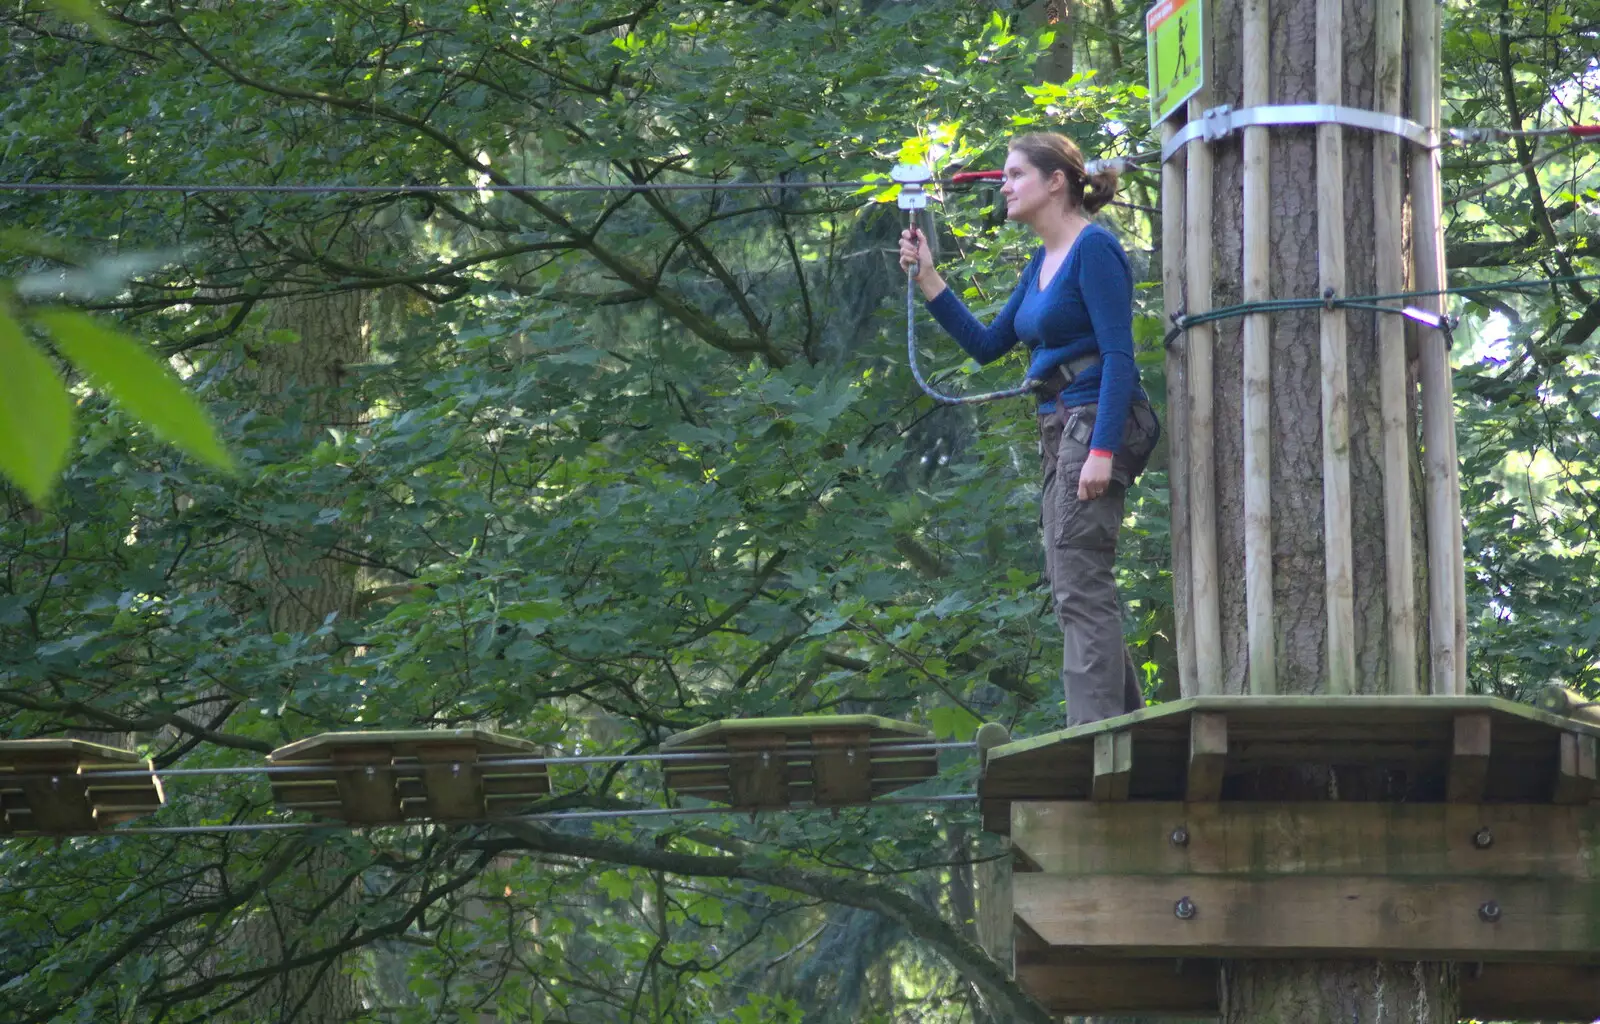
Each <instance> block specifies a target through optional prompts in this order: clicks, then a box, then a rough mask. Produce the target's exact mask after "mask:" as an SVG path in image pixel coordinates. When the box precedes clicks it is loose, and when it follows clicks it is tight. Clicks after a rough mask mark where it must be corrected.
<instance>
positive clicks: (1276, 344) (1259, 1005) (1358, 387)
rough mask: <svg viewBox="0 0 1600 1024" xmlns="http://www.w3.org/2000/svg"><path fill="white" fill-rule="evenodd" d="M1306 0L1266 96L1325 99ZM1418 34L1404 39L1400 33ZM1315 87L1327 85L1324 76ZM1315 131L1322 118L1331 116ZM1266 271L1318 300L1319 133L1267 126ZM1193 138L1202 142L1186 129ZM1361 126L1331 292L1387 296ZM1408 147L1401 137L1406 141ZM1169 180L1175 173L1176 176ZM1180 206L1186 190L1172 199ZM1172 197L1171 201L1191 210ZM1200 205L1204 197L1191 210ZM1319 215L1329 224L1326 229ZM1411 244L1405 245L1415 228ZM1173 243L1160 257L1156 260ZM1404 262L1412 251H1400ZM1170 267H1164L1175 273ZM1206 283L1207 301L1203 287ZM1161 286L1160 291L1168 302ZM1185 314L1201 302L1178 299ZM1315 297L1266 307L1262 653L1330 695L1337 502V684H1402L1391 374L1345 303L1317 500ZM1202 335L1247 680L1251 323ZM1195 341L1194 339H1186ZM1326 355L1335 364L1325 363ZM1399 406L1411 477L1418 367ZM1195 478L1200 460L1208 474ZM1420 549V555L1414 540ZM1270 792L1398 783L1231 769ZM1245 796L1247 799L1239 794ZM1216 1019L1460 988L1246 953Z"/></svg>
mask: <svg viewBox="0 0 1600 1024" xmlns="http://www.w3.org/2000/svg"><path fill="white" fill-rule="evenodd" d="M1316 8H1317V4H1316V3H1315V0H1269V15H1268V17H1269V25H1270V28H1269V31H1268V37H1269V57H1268V65H1267V68H1268V74H1267V81H1268V90H1269V96H1268V98H1267V100H1266V102H1267V103H1270V104H1310V103H1317V102H1319V99H1320V101H1321V102H1328V99H1327V97H1326V95H1324V96H1323V97H1319V96H1318V90H1317V38H1318V34H1319V29H1318V25H1317V17H1316ZM1243 10H1244V3H1243V0H1219V2H1217V3H1216V4H1214V5H1208V17H1209V18H1210V25H1209V26H1208V29H1209V33H1210V39H1211V43H1210V53H1209V55H1208V64H1207V72H1206V74H1207V84H1208V87H1209V89H1210V97H1209V99H1208V100H1206V105H1208V106H1213V105H1218V104H1230V105H1231V106H1233V107H1234V108H1235V109H1239V108H1241V107H1244V106H1248V105H1249V104H1247V103H1245V102H1244V99H1243V67H1244V60H1245V54H1244V53H1243V52H1242V43H1243V38H1242V37H1243ZM1375 11H1376V5H1374V4H1363V3H1355V2H1353V0H1347V2H1346V3H1345V4H1344V5H1343V12H1342V13H1343V27H1342V30H1341V31H1340V32H1339V33H1338V38H1340V39H1342V41H1343V44H1342V53H1341V54H1340V56H1341V57H1342V63H1343V82H1342V85H1341V87H1340V95H1339V96H1338V102H1339V103H1340V104H1342V105H1344V106H1347V107H1355V108H1359V109H1364V110H1374V109H1377V108H1378V105H1379V103H1378V97H1377V94H1376V90H1377V65H1378V60H1377V53H1376V48H1375V35H1376V33H1375ZM1408 44H1409V41H1408ZM1324 91H1325V92H1326V89H1325V90H1324ZM1325 131H1326V130H1325ZM1268 139H1269V143H1268V168H1269V169H1268V181H1269V182H1270V186H1269V198H1268V203H1269V204H1270V216H1269V218H1268V222H1269V224H1270V239H1269V245H1268V249H1269V251H1270V253H1271V273H1270V281H1269V292H1268V294H1269V295H1270V297H1273V298H1309V297H1320V296H1322V295H1323V284H1324V282H1325V280H1326V276H1325V275H1326V273H1327V268H1326V267H1325V266H1319V257H1323V256H1324V255H1325V253H1324V252H1323V251H1322V247H1321V246H1319V239H1318V232H1319V216H1320V215H1322V211H1321V210H1320V209H1319V201H1318V187H1317V177H1318V173H1317V172H1318V129H1317V128H1316V127H1315V126H1312V125H1306V126H1286V127H1276V128H1272V129H1270V134H1269V136H1268ZM1242 143H1243V133H1242V132H1240V133H1235V134H1234V135H1232V136H1231V137H1229V138H1227V139H1225V140H1222V141H1220V142H1217V143H1212V144H1209V148H1210V155H1211V157H1212V159H1213V161H1214V165H1213V174H1212V176H1211V182H1212V184H1211V190H1210V193H1209V195H1208V196H1206V195H1202V196H1201V198H1202V199H1207V198H1208V199H1209V201H1210V206H1211V210H1212V214H1211V219H1210V221H1209V228H1210V230H1209V232H1208V234H1209V236H1210V238H1211V239H1212V244H1213V246H1214V248H1213V253H1212V258H1211V263H1210V267H1211V270H1212V278H1213V285H1212V294H1211V301H1210V306H1209V308H1219V307H1223V306H1228V305H1232V304H1235V303H1239V302H1242V301H1243V300H1244V294H1243V281H1244V234H1243V224H1244V194H1243V166H1244V165H1243V151H1242ZM1190 145H1191V152H1192V151H1193V150H1192V147H1194V146H1201V145H1207V143H1204V142H1194V143H1191V144H1190ZM1373 145H1374V140H1373V136H1372V133H1370V132H1366V131H1360V130H1355V129H1349V128H1346V129H1343V130H1342V148H1343V153H1342V169H1343V175H1342V176H1343V181H1344V188H1343V193H1342V194H1343V200H1344V205H1345V209H1344V211H1343V213H1344V216H1343V217H1342V219H1341V221H1342V223H1341V225H1340V226H1339V228H1340V230H1341V231H1342V239H1343V242H1344V246H1345V253H1346V261H1345V264H1344V266H1343V268H1342V270H1343V276H1344V285H1343V288H1342V289H1341V295H1342V296H1351V295H1369V294H1373V293H1375V292H1378V291H1382V290H1383V289H1380V288H1378V287H1376V284H1377V282H1376V279H1375V269H1374V268H1375V253H1376V248H1375V244H1376V243H1375V241H1374V238H1375V204H1374V202H1373V195H1372V187H1371V185H1370V183H1371V182H1372V181H1373V174H1374V172H1373V167H1374V164H1373ZM1408 145H1409V144H1408ZM1169 177H1170V176H1169ZM1183 200H1187V201H1188V202H1189V203H1191V204H1192V203H1194V202H1195V197H1194V196H1193V195H1189V196H1186V197H1183ZM1183 200H1180V205H1177V206H1174V205H1172V203H1173V201H1172V200H1171V199H1170V198H1169V199H1168V201H1167V202H1168V206H1167V208H1168V210H1169V215H1170V211H1171V210H1173V209H1182V208H1183V207H1182V205H1181V202H1182V201H1183ZM1200 208H1203V205H1202V206H1201V207H1200ZM1322 227H1323V228H1324V229H1325V228H1326V227H1327V225H1322ZM1408 244H1410V241H1409V240H1408ZM1179 258H1180V254H1178V253H1176V252H1163V259H1164V260H1166V261H1172V260H1176V259H1179ZM1407 265H1409V261H1407ZM1170 286H1171V282H1169V287H1170ZM1201 298H1203V297H1201ZM1171 304H1172V303H1171V301H1170V298H1169V305H1171ZM1188 308H1189V310H1190V311H1193V310H1195V309H1196V308H1205V307H1197V305H1196V303H1195V296H1192V295H1191V296H1190V297H1189V302H1188ZM1325 315H1326V314H1325V313H1324V312H1323V311H1322V310H1311V311H1304V312H1290V313H1277V314H1273V315H1271V317H1270V320H1269V326H1268V328H1267V330H1268V332H1269V335H1268V336H1269V338H1270V343H1269V351H1270V363H1271V366H1270V376H1269V381H1270V384H1269V386H1270V399H1269V408H1270V438H1271V440H1270V446H1269V447H1270V452H1269V454H1270V466H1271V483H1272V486H1271V514H1270V523H1271V546H1270V555H1271V557H1270V564H1271V572H1272V586H1271V595H1272V604H1273V617H1272V645H1271V649H1272V654H1273V656H1274V659H1275V666H1274V667H1275V669H1276V672H1275V678H1276V684H1275V685H1276V692H1278V693H1281V694H1327V693H1335V692H1344V691H1343V686H1344V685H1345V684H1344V683H1343V682H1340V681H1335V680H1333V679H1332V678H1331V674H1330V667H1329V666H1330V654H1331V653H1332V652H1331V651H1330V629H1329V623H1330V615H1329V597H1328V594H1329V592H1330V589H1335V588H1331V586H1330V583H1329V581H1328V572H1327V570H1328V565H1329V561H1328V553H1327V552H1328V547H1327V535H1328V531H1327V526H1328V516H1329V515H1330V514H1333V515H1348V516H1349V525H1350V535H1351V537H1352V538H1353V542H1352V550H1351V555H1352V560H1353V573H1352V577H1351V592H1352V603H1353V608H1354V622H1353V646H1354V655H1355V657H1354V674H1353V677H1351V678H1350V679H1349V680H1348V692H1354V693H1372V694H1381V693H1390V692H1394V689H1395V688H1396V686H1399V687H1402V688H1403V687H1404V686H1405V685H1407V684H1405V683H1404V682H1403V681H1401V682H1399V683H1397V684H1391V680H1390V674H1391V673H1390V662H1389V657H1388V652H1389V638H1388V634H1387V630H1388V629H1389V628H1390V625H1389V624H1390V622H1391V615H1390V609H1389V607H1388V600H1389V598H1388V586H1387V568H1386V558H1385V554H1386V551H1385V518H1384V494H1385V484H1384V475H1383V472H1384V462H1383V459H1384V444H1383V432H1382V427H1383V411H1382V408H1381V406H1380V396H1381V394H1382V390H1383V389H1382V388H1381V386H1380V377H1379V370H1380V366H1381V360H1380V358H1379V349H1378V344H1379V332H1378V323H1377V317H1378V316H1380V315H1384V314H1377V313H1370V312H1357V311H1347V312H1346V313H1344V314H1343V317H1344V326H1345V329H1346V331H1347V345H1348V348H1347V363H1348V379H1347V381H1346V382H1345V383H1346V384H1347V394H1348V404H1347V409H1348V423H1349V444H1348V460H1349V495H1350V498H1349V502H1348V507H1343V506H1340V505H1338V504H1337V503H1336V504H1335V505H1334V506H1333V507H1331V508H1325V506H1324V485H1325V477H1326V472H1325V465H1328V464H1330V463H1328V462H1327V461H1326V460H1325V455H1324V441H1323V433H1324V430H1325V426H1324V424H1325V422H1326V419H1325V409H1324V402H1325V392H1324V389H1323V382H1322V373H1323V367H1322V355H1321V347H1320V342H1319V335H1320V330H1319V325H1320V321H1321V318H1322V317H1323V316H1325ZM1214 328H1215V334H1214V337H1215V343H1214V349H1213V365H1212V374H1211V380H1212V385H1211V390H1210V392H1209V397H1210V399H1211V402H1212V406H1213V408H1214V410H1215V413H1214V424H1215V425H1214V434H1213V448H1212V451H1213V457H1212V459H1211V460H1210V461H1209V462H1206V461H1201V460H1196V459H1194V458H1193V457H1192V456H1191V459H1190V462H1189V468H1188V472H1189V474H1190V475H1189V478H1188V480H1187V481H1186V483H1187V487H1186V488H1185V489H1184V490H1185V493H1194V491H1195V487H1196V483H1197V481H1198V482H1200V483H1209V484H1210V485H1211V486H1212V487H1213V488H1214V493H1215V495H1216V516H1215V523H1216V531H1217V533H1216V551H1217V579H1216V586H1215V593H1216V594H1217V595H1218V614H1219V620H1220V627H1221V630H1220V640H1221V643H1220V652H1219V654H1218V657H1217V663H1218V665H1219V678H1218V679H1216V680H1214V681H1211V682H1212V683H1213V685H1214V688H1212V689H1211V690H1210V692H1220V693H1227V694H1247V693H1250V692H1251V687H1250V677H1251V673H1250V650H1249V647H1248V644H1247V632H1246V621H1247V619H1246V593H1247V588H1246V579H1245V531H1244V524H1245V521H1246V516H1245V504H1244V497H1245V478H1244V471H1243V467H1244V442H1245V430H1244V422H1243V415H1242V410H1243V406H1244V384H1243V379H1244V365H1243V321H1242V319H1240V318H1231V319H1225V320H1221V321H1219V322H1217V323H1216V324H1215V325H1214ZM1184 351H1186V349H1184ZM1330 365H1334V364H1330ZM1173 381H1174V387H1175V388H1177V389H1178V391H1179V392H1180V394H1179V395H1177V396H1176V397H1177V398H1178V399H1179V400H1180V401H1181V404H1182V405H1183V406H1184V407H1185V408H1188V407H1192V406H1193V404H1194V402H1195V395H1194V394H1193V393H1192V392H1191V391H1190V390H1189V388H1190V385H1191V383H1192V381H1193V377H1191V376H1188V375H1184V374H1182V373H1180V374H1176V375H1174V377H1173ZM1405 383H1406V390H1405V396H1406V405H1407V408H1408V423H1409V425H1410V427H1411V429H1410V431H1409V435H1410V445H1409V448H1408V459H1409V462H1410V467H1411V470H1412V472H1413V473H1415V472H1418V471H1419V469H1418V467H1419V466H1420V458H1419V457H1418V451H1417V436H1416V434H1417V431H1416V429H1415V427H1416V422H1417V420H1416V416H1417V365H1416V362H1415V359H1414V358H1408V359H1407V361H1406V382H1405ZM1172 420H1173V422H1174V423H1175V424H1178V425H1179V427H1178V430H1177V431H1175V432H1174V435H1173V438H1172V440H1173V443H1174V444H1181V445H1185V446H1186V447H1188V446H1192V445H1193V444H1194V438H1192V437H1184V436H1182V434H1183V433H1185V432H1186V431H1185V428H1184V427H1183V426H1182V424H1183V423H1184V420H1183V419H1182V418H1181V417H1179V416H1173V417H1172ZM1203 474H1210V475H1209V477H1207V476H1204V475H1203ZM1420 494H1421V489H1420V488H1417V489H1414V490H1413V491H1412V494H1411V498H1410V509H1411V521H1412V522H1414V523H1416V524H1418V527H1419V528H1420V525H1421V522H1422V508H1421V502H1420ZM1417 550H1425V548H1423V547H1421V546H1419V547H1418V548H1417ZM1408 568H1409V571H1411V572H1412V574H1413V575H1412V582H1413V584H1414V586H1413V591H1414V593H1415V594H1417V595H1419V597H1420V596H1421V595H1426V594H1427V587H1426V586H1425V578H1424V575H1425V569H1424V567H1423V566H1422V565H1421V564H1420V563H1419V562H1418V561H1417V560H1416V559H1415V558H1413V560H1412V561H1411V563H1410V565H1409V567H1408ZM1174 575H1175V577H1176V579H1177V583H1178V591H1179V593H1180V594H1182V593H1193V592H1194V591H1193V589H1192V587H1193V580H1194V578H1195V567H1194V565H1193V564H1191V563H1190V562H1189V561H1187V560H1184V559H1178V560H1175V564H1174ZM1411 622H1412V627H1411V628H1413V629H1415V630H1416V631H1417V632H1418V636H1417V643H1416V645H1415V649H1416V651H1418V652H1419V654H1418V658H1419V664H1418V665H1417V675H1418V676H1419V677H1420V678H1426V677H1427V666H1426V664H1422V663H1420V659H1422V658H1424V657H1425V652H1427V651H1428V649H1429V645H1428V642H1427V635H1426V629H1427V614H1426V610H1425V609H1420V610H1419V611H1418V613H1417V614H1416V615H1415V616H1414V617H1413V619H1412V620H1411ZM1230 785H1241V786H1243V787H1245V789H1246V790H1247V791H1248V793H1249V795H1251V796H1254V797H1257V798H1262V799H1278V800H1322V799H1330V793H1337V794H1338V797H1337V798H1340V799H1363V798H1378V799H1382V798H1386V797H1387V798H1390V799H1393V798H1395V792H1394V789H1395V780H1393V779H1390V778H1386V777H1379V776H1377V775H1374V774H1371V773H1364V772H1353V771H1349V770H1345V769H1337V770H1336V769H1335V768H1334V767H1333V766H1331V765H1321V766H1319V765H1308V766H1305V767H1304V768H1303V769H1301V770H1296V771H1291V772H1282V773H1277V774H1274V775H1271V776H1267V775H1265V774H1264V773H1257V774H1256V776H1254V777H1250V778H1244V779H1233V780H1230ZM1236 795H1244V794H1242V793H1241V794H1236ZM1222 979H1223V982H1222V991H1221V993H1220V995H1221V1006H1222V1011H1223V1012H1222V1019H1223V1020H1224V1021H1225V1022H1226V1024H1269V1022H1270V1024H1351V1022H1353V1021H1355V1022H1359V1024H1405V1022H1414V1021H1419V1020H1428V1021H1437V1022H1446V1021H1454V1020H1455V1019H1456V1017H1457V1009H1458V1006H1459V985H1458V983H1457V977H1456V972H1455V969H1454V968H1453V966H1451V965H1447V964H1434V963H1380V962H1376V961H1359V960H1354V961H1294V960H1256V961H1237V962H1231V963H1227V964H1225V965H1224V968H1223V974H1222Z"/></svg>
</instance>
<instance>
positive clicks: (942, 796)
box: [13, 793, 978, 840]
mask: <svg viewBox="0 0 1600 1024" xmlns="http://www.w3.org/2000/svg"><path fill="white" fill-rule="evenodd" d="M976 799H978V794H976V793H939V794H932V795H929V796H885V797H878V798H876V799H874V800H873V801H872V802H871V803H868V804H859V805H856V806H861V807H874V806H877V805H879V804H897V805H905V804H943V803H961V802H965V801H969V800H976ZM843 809H844V808H842V807H841V808H834V807H819V806H817V805H815V804H807V805H802V806H798V807H775V808H770V809H767V810H765V811H764V812H762V811H755V812H752V811H750V810H748V809H745V808H738V807H640V808H636V809H631V810H617V811H551V812H549V813H547V814H518V815H507V816H505V817H503V818H475V819H472V820H470V821H436V820H426V821H405V822H399V823H393V822H390V823H385V824H378V825H365V824H357V823H354V822H348V821H321V822H318V821H253V822H246V823H244V824H241V825H134V826H130V827H127V828H113V829H108V830H106V831H104V832H81V833H76V834H74V835H71V836H67V837H58V836H55V835H50V836H18V837H13V838H21V839H39V838H43V839H51V840H54V839H57V838H72V839H115V838H117V837H118V836H174V835H230V834H236V833H249V832H359V831H364V830H367V829H390V828H399V829H417V828H432V827H444V828H465V827H493V826H495V825H507V824H512V825H516V824H525V825H536V824H540V823H542V822H547V821H610V820H615V819H620V818H668V817H720V816H725V815H730V814H736V815H745V814H754V813H768V814H770V813H772V812H773V811H780V812H783V813H787V814H792V813H796V812H800V811H829V812H833V811H835V810H843Z"/></svg>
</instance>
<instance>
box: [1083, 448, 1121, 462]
mask: <svg viewBox="0 0 1600 1024" xmlns="http://www.w3.org/2000/svg"><path fill="white" fill-rule="evenodd" d="M1089 454H1090V455H1104V456H1105V457H1106V458H1108V459H1114V458H1116V457H1117V453H1116V452H1108V451H1106V450H1105V449H1104V448H1090V449H1089Z"/></svg>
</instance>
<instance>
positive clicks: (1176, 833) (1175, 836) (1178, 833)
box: [1171, 825, 1189, 846]
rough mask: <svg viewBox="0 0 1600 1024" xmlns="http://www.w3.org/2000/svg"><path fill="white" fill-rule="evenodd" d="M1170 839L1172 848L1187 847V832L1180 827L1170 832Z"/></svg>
mask: <svg viewBox="0 0 1600 1024" xmlns="http://www.w3.org/2000/svg"><path fill="white" fill-rule="evenodd" d="M1171 839H1172V845H1173V846H1188V845H1189V830H1188V829H1187V828H1184V827H1183V826H1182V825H1179V826H1178V827H1177V828H1175V829H1173V830H1172V836H1171Z"/></svg>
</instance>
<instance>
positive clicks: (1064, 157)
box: [1009, 132, 1121, 214]
mask: <svg viewBox="0 0 1600 1024" xmlns="http://www.w3.org/2000/svg"><path fill="white" fill-rule="evenodd" d="M1009 148H1010V149H1011V150H1012V151H1013V152H1017V153H1021V154H1022V155H1023V156H1025V157H1027V159H1028V162H1029V163H1030V164H1032V165H1033V166H1035V167H1037V168H1039V170H1040V171H1041V172H1042V173H1043V174H1044V176H1045V177H1046V178H1049V177H1050V176H1051V175H1052V174H1054V173H1055V172H1057V171H1060V172H1061V173H1062V175H1063V176H1065V177H1066V179H1067V195H1068V197H1069V198H1070V199H1071V200H1072V205H1073V206H1074V207H1079V208H1082V210H1083V212H1084V213H1089V214H1092V213H1094V212H1096V211H1097V210H1099V209H1100V208H1101V207H1103V206H1105V205H1106V204H1107V203H1109V202H1111V200H1112V199H1114V198H1116V195H1117V179H1118V178H1119V177H1121V174H1120V172H1119V171H1118V170H1117V168H1116V167H1115V166H1114V165H1113V166H1101V167H1099V168H1098V169H1096V170H1095V172H1094V173H1093V174H1090V173H1088V169H1087V167H1085V165H1084V162H1083V151H1082V150H1080V149H1079V148H1078V144H1077V143H1076V142H1073V141H1072V140H1071V139H1069V138H1067V137H1066V136H1065V135H1058V134H1056V133H1055V132H1029V133H1028V134H1026V135H1018V136H1017V137H1016V138H1014V139H1012V140H1011V145H1010V147H1009Z"/></svg>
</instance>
